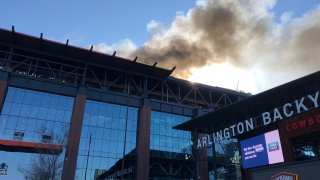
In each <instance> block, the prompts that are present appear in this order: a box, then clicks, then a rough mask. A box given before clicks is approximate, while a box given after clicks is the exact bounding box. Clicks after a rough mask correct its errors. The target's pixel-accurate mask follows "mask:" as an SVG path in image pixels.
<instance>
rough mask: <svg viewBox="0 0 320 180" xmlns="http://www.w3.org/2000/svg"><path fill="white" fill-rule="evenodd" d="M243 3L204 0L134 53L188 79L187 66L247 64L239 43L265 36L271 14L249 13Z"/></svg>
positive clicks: (150, 62)
mask: <svg viewBox="0 0 320 180" xmlns="http://www.w3.org/2000/svg"><path fill="white" fill-rule="evenodd" d="M247 5H248V4H247ZM247 5H246V4H242V3H240V2H237V1H224V0H221V1H205V2H204V3H203V4H201V5H198V6H196V7H195V8H193V9H191V10H190V11H189V12H188V14H187V15H180V16H179V15H178V16H177V17H176V19H175V20H174V21H173V22H172V24H171V26H170V27H169V28H168V29H167V30H166V31H165V32H164V33H163V32H161V33H159V34H154V35H153V37H152V38H151V39H150V40H149V41H148V42H147V43H146V45H145V46H144V47H142V48H140V49H137V50H136V51H135V52H133V55H135V56H138V57H139V59H142V60H143V61H144V62H145V63H149V64H152V63H153V62H154V61H157V62H159V63H160V65H162V66H164V67H167V68H170V67H173V66H177V70H176V71H175V75H176V76H178V77H183V78H187V77H188V76H190V71H189V70H190V68H194V67H202V66H205V65H207V64H211V63H221V62H224V61H229V62H231V63H232V64H235V65H236V66H247V65H248V62H246V61H243V60H242V54H241V51H242V46H243V45H244V43H247V42H248V41H250V39H251V38H254V39H263V38H265V37H266V35H267V31H268V23H269V21H270V17H268V16H263V17H259V16H258V15H257V13H258V12H252V13H248V12H246V11H247V9H245V8H246V7H245V6H247Z"/></svg>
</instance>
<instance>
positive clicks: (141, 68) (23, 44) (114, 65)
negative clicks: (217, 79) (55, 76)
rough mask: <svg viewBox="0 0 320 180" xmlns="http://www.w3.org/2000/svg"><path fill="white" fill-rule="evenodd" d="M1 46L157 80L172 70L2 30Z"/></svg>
mask: <svg viewBox="0 0 320 180" xmlns="http://www.w3.org/2000/svg"><path fill="white" fill-rule="evenodd" d="M0 44H12V45H13V46H16V47H20V48H22V49H28V50H33V51H43V52H46V53H48V55H52V56H63V57H68V58H70V59H73V60H74V61H75V62H77V61H78V62H79V63H88V64H90V65H94V66H99V67H103V68H107V69H112V70H116V71H120V72H124V73H129V74H135V75H142V76H147V77H151V78H155V79H165V78H167V77H169V76H170V74H171V73H172V72H173V70H174V68H173V69H172V70H167V69H163V68H159V67H156V66H151V65H146V64H142V63H137V62H136V59H134V60H129V59H125V58H121V57H117V56H115V53H114V54H113V55H108V54H104V53H100V52H96V51H92V47H91V49H90V50H89V49H85V48H80V47H75V46H71V45H69V40H67V42H66V44H62V43H59V42H54V41H50V40H47V39H43V38H42V34H41V35H40V37H39V38H37V37H34V36H30V35H25V34H22V33H17V32H15V31H14V29H13V30H12V31H8V30H5V29H1V28H0Z"/></svg>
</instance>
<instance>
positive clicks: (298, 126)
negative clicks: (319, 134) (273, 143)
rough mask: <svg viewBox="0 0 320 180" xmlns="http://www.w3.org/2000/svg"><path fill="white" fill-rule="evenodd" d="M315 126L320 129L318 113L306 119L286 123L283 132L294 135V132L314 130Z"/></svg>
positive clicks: (319, 114) (319, 115)
mask: <svg viewBox="0 0 320 180" xmlns="http://www.w3.org/2000/svg"><path fill="white" fill-rule="evenodd" d="M315 126H319V127H320V111H318V112H315V113H312V114H310V115H309V116H307V117H301V119H297V120H295V119H294V121H288V122H286V123H285V130H286V132H289V133H295V132H296V131H304V130H305V129H311V128H316V127H315Z"/></svg>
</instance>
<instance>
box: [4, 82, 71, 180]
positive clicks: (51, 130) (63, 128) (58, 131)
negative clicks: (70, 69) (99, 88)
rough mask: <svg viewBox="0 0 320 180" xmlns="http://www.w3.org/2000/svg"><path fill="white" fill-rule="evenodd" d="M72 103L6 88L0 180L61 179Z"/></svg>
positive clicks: (23, 90)
mask: <svg viewBox="0 0 320 180" xmlns="http://www.w3.org/2000/svg"><path fill="white" fill-rule="evenodd" d="M73 103H74V98H73V97H67V96H61V95H55V94H50V93H43V92H38V91H32V90H25V89H20V88H15V87H9V88H8V91H7V95H6V99H5V102H4V105H3V109H2V112H1V116H0V140H1V144H4V145H2V146H1V149H0V157H1V158H0V164H1V166H3V167H5V169H6V173H5V174H6V175H4V176H1V179H24V178H25V179H35V177H37V178H39V177H41V178H44V179H46V178H51V179H60V176H61V171H62V168H63V160H64V155H65V147H66V144H67V138H68V131H69V126H70V121H71V114H72V109H73ZM34 146H37V147H41V148H38V149H35V148H33V147H34ZM49 166H50V167H52V166H54V167H55V168H49Z"/></svg>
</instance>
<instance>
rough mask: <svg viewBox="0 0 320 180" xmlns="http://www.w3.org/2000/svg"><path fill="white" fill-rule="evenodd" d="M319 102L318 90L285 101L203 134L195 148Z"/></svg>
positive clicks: (313, 106)
mask: <svg viewBox="0 0 320 180" xmlns="http://www.w3.org/2000/svg"><path fill="white" fill-rule="evenodd" d="M319 103H320V102H319V91H317V92H315V93H314V94H311V95H305V96H304V97H301V98H300V99H296V100H294V101H293V102H291V103H285V104H284V105H283V106H281V107H276V108H274V109H273V110H272V111H269V112H263V113H262V114H261V115H259V116H257V117H253V118H249V119H247V120H244V121H239V122H238V123H237V124H232V125H231V126H229V127H226V128H224V129H221V130H218V131H216V132H213V133H212V134H209V135H207V136H203V137H202V138H200V139H198V140H197V142H195V143H194V144H195V146H196V148H197V149H199V148H203V147H207V146H211V145H212V144H213V143H215V142H218V141H222V140H224V139H229V138H231V137H233V136H235V135H240V134H243V133H245V132H248V131H251V130H253V129H255V128H257V127H260V126H261V125H262V126H266V125H268V124H270V123H274V122H277V121H280V120H282V119H285V118H289V117H292V116H294V115H296V114H300V113H302V112H305V111H309V110H311V109H315V108H318V107H319ZM319 118H320V117H319Z"/></svg>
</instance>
